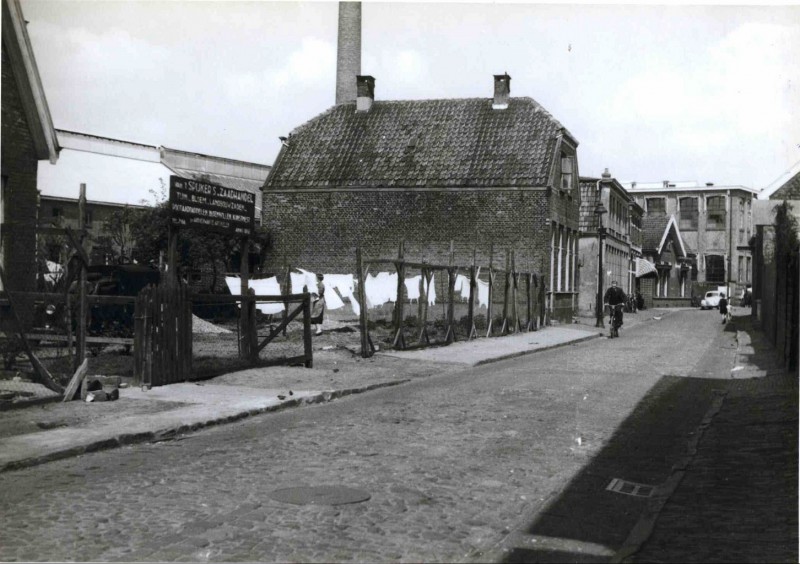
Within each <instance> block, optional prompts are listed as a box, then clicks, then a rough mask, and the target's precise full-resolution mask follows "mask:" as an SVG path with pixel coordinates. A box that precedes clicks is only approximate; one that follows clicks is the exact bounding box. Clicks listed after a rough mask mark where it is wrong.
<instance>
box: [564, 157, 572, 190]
mask: <svg viewBox="0 0 800 564" xmlns="http://www.w3.org/2000/svg"><path fill="white" fill-rule="evenodd" d="M572 159H573V157H570V156H568V155H566V154H564V153H561V189H562V190H572V174H573V162H572Z"/></svg>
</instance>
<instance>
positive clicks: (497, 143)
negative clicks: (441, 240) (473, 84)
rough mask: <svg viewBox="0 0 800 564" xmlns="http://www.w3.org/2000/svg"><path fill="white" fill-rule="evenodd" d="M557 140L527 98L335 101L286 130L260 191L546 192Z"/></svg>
mask: <svg viewBox="0 0 800 564" xmlns="http://www.w3.org/2000/svg"><path fill="white" fill-rule="evenodd" d="M563 137H566V138H568V139H569V140H570V141H573V138H572V136H571V135H570V134H569V132H568V131H566V130H565V129H564V127H563V126H562V125H561V124H560V123H559V122H558V121H557V120H556V119H554V118H553V116H551V115H550V114H549V113H548V112H547V111H546V110H544V108H542V107H541V106H540V105H539V104H538V103H537V102H536V101H534V100H533V99H531V98H511V99H510V100H509V106H508V108H507V109H505V110H493V109H492V100H491V99H483V98H470V99H448V100H403V101H375V102H373V104H372V107H371V109H370V110H369V111H361V112H357V111H356V107H355V103H347V104H340V105H338V106H334V107H333V108H331V109H329V110H328V111H326V112H324V113H322V114H320V115H319V116H317V117H315V118H313V119H312V120H310V121H308V122H307V123H305V124H304V125H302V126H300V127H298V128H297V129H295V130H294V131H293V132H292V134H291V135H290V137H289V139H288V141H287V142H286V143H285V145H284V148H283V149H282V150H281V154H280V155H279V156H278V159H277V160H276V162H275V165H274V167H273V170H272V172H271V174H270V176H269V178H268V179H267V182H266V184H265V188H267V189H282V188H310V187H324V186H341V187H366V188H372V187H383V186H399V187H414V186H432V187H434V186H435V187H467V186H476V187H520V186H526V187H544V186H547V185H548V184H550V183H551V178H550V177H551V174H552V170H553V166H552V165H553V163H554V161H555V158H556V150H557V148H558V147H559V144H560V142H561V139H562V138H563ZM575 145H577V143H575Z"/></svg>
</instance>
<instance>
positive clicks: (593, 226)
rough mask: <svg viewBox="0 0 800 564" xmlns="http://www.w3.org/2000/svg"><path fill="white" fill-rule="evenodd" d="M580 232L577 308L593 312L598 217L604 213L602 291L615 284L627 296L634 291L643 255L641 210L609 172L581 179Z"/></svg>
mask: <svg viewBox="0 0 800 564" xmlns="http://www.w3.org/2000/svg"><path fill="white" fill-rule="evenodd" d="M580 184H581V212H580V214H581V215H580V221H581V222H580V231H581V239H580V245H579V252H580V265H581V268H580V298H579V304H580V309H581V311H583V312H594V311H596V310H595V307H596V306H595V304H596V302H597V290H598V285H597V275H598V259H599V253H598V244H599V239H598V234H597V227H598V216H597V214H596V213H595V210H596V208H597V204H598V202H599V203H602V204H603V208H604V209H605V211H606V213H605V214H603V219H602V221H603V227H604V228H605V235H604V237H603V288H604V289H606V288H608V287H609V286H610V285H611V282H613V281H616V282H617V283H618V285H619V286H620V287H621V288H622V289H623V291H624V292H625V293H626V294H628V295H630V294H631V293H633V292H635V291H636V261H637V259H639V258H641V256H642V211H643V210H642V208H641V206H640V205H639V204H637V203H636V201H635V200H634V199H633V197H632V196H631V195H630V194H628V192H627V191H626V190H625V188H623V187H622V184H620V183H619V182H618V181H617V179H615V178H612V176H611V174H610V173H609V172H608V169H606V171H605V172H604V173H603V174H602V176H601V178H591V177H585V176H582V177H581V179H580Z"/></svg>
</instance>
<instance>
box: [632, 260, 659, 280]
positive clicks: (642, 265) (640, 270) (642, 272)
mask: <svg viewBox="0 0 800 564" xmlns="http://www.w3.org/2000/svg"><path fill="white" fill-rule="evenodd" d="M651 273H652V274H658V270H657V269H656V265H654V264H653V263H652V262H650V261H649V260H645V259H640V258H637V259H636V278H641V277H642V276H647V275H648V274H651Z"/></svg>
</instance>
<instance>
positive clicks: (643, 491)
mask: <svg viewBox="0 0 800 564" xmlns="http://www.w3.org/2000/svg"><path fill="white" fill-rule="evenodd" d="M655 489H656V488H655V486H648V485H647V484H637V483H636V482H629V481H627V480H621V479H619V478H614V479H613V480H611V483H609V484H608V486H606V490H608V491H610V492H616V493H620V494H625V495H633V496H636V497H650V496H651V495H653V492H654V491H655Z"/></svg>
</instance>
